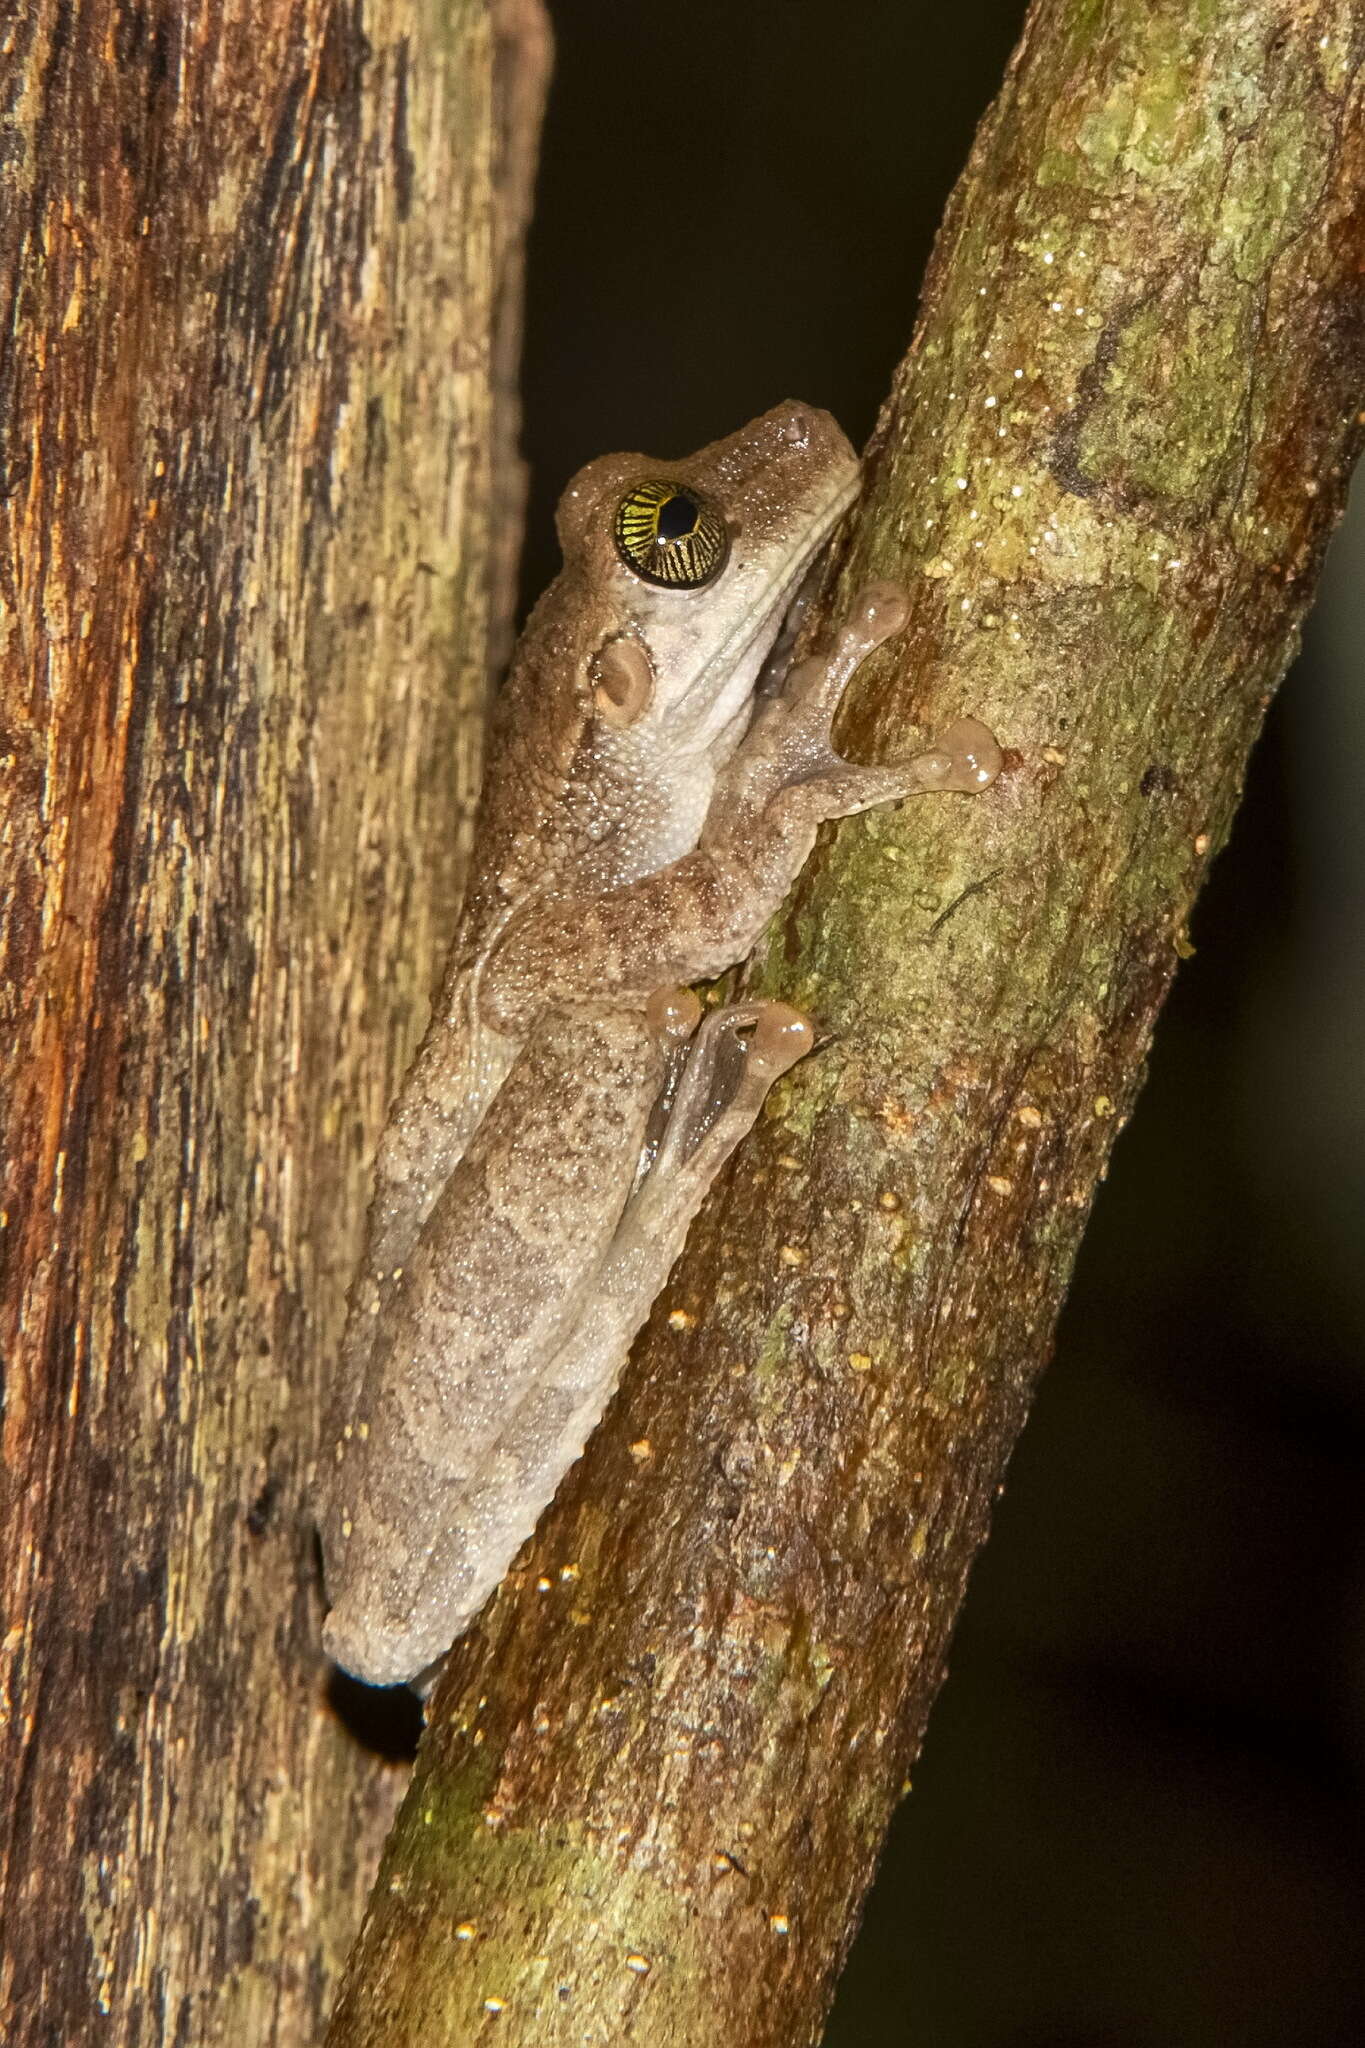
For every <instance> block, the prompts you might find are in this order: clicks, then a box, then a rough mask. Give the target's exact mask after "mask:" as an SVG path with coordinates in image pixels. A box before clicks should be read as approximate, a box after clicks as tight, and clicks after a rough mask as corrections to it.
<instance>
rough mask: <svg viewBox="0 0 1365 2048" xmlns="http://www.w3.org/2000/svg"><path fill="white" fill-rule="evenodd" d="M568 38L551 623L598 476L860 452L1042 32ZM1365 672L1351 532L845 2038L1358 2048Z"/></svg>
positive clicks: (548, 361) (533, 372)
mask: <svg viewBox="0 0 1365 2048" xmlns="http://www.w3.org/2000/svg"><path fill="white" fill-rule="evenodd" d="M554 13H555V18H556V31H557V37H558V45H559V61H558V69H557V75H556V83H555V87H554V92H553V96H552V100H551V106H550V116H549V125H548V129H547V134H546V144H545V155H544V161H543V167H542V173H541V180H540V197H539V210H538V216H537V223H536V228H535V232H534V235H533V239H532V244H531V261H530V275H529V308H528V331H527V352H526V380H525V391H526V419H525V434H524V446H525V449H526V453H527V455H528V457H529V460H530V463H531V470H532V500H531V519H530V528H529V535H528V543H527V560H526V574H525V586H524V587H525V591H526V593H527V595H532V594H534V592H535V591H536V590H537V589H538V588H539V587H540V586H541V585H542V584H543V583H544V582H545V581H546V580H547V578H548V577H549V576H550V575H551V574H552V573H553V569H554V566H555V550H554V539H553V530H552V525H551V514H552V509H553V504H554V499H555V497H556V495H557V494H558V491H559V489H560V488H561V486H562V484H563V483H564V481H565V479H566V478H567V476H568V475H569V473H570V471H571V470H573V469H574V468H575V467H577V465H578V464H579V463H581V462H583V461H585V460H587V459H588V458H589V457H591V456H593V455H597V454H600V453H602V452H603V451H604V450H608V449H616V448H643V449H645V450H647V451H648V452H650V453H653V454H658V455H665V456H667V455H676V454H682V453H685V452H686V451H688V450H690V449H692V448H693V447H696V446H698V445H700V444H701V443H702V442H704V441H708V440H710V439H712V438H713V437H714V436H716V435H718V434H721V433H728V432H729V431H731V430H732V429H733V428H734V427H736V426H738V425H739V424H741V423H742V422H743V421H744V420H746V419H749V418H750V417H751V416H752V415H753V414H755V413H758V412H761V411H763V410H765V409H766V408H767V407H768V406H770V405H772V404H774V403H775V402H776V401H777V400H779V399H781V398H785V397H800V398H805V399H810V400H813V401H816V402H818V403H820V404H822V405H827V406H829V407H830V408H831V409H832V410H833V411H834V412H835V413H836V414H837V415H838V417H839V418H840V420H841V421H842V422H843V424H844V426H845V427H846V428H847V429H848V431H849V432H850V433H851V434H852V436H853V438H854V440H855V441H858V440H861V439H863V438H864V437H865V436H866V434H867V432H868V430H869V428H870V427H871V424H872V421H873V417H874V415H875V412H876V409H877V406H878V403H879V401H880V399H881V396H882V394H883V392H884V390H885V388H886V384H887V381H888V379H889V376H890V373H891V370H892V367H893V365H894V363H895V362H896V360H897V358H898V357H899V355H900V354H901V353H902V351H903V349H904V347H905V344H906V342H907V340H908V337H909V333H910V327H911V320H912V315H913V310H914V304H915V297H916V292H917V289H918V283H919V277H920V274H921V271H922V268H923V265H924V261H925V258H926V256H927V253H928V249H929V244H930V239H931V237H932V234H933V231H934V227H935V224H936V222H937V219H938V215H939V213H940V210H941V208H942V205H943V201H944V199H945V197H946V194H947V192H948V189H949V187H950V185H951V183H952V181H953V179H954V178H955V177H956V175H957V173H958V171H959V169H960V168H961V165H962V163H963V161H964V159H965V156H966V153H967V148H968V145H969V142H970V139H971V135H972V131H973V129H974V127H975V125H976V122H977V121H978V119H979V118H980V116H981V114H982V112H983V111H984V109H985V107H986V105H987V102H988V101H989V99H990V97H991V95H992V94H993V92H994V91H995V89H996V86H997V84H998V82H999V78H1000V74H1001V68H1002V65H1003V63H1004V60H1005V57H1006V55H1007V53H1008V50H1009V48H1010V46H1011V43H1012V41H1013V39H1014V36H1015V34H1016V32H1017V29H1018V25H1019V21H1020V19H1021V16H1022V8H1021V7H1019V6H1015V5H1009V4H1005V0H957V4H955V5H953V6H951V7H948V8H943V7H939V6H933V7H931V6H929V5H928V4H927V0H911V4H909V5H905V6H892V5H866V4H864V5H862V6H858V5H850V4H847V0H845V4H844V5H840V6H834V5H830V4H828V0H824V4H819V0H788V4H785V5H780V6H779V5H768V6H764V5H761V4H758V5H752V4H751V5H748V6H744V5H741V4H737V0H705V4H702V0H688V4H687V5H685V6H667V5H661V6H653V7H647V8H645V7H630V6H622V5H620V4H619V0H616V4H606V0H562V4H560V5H558V6H557V7H555V8H554ZM1360 498H1365V493H1361V494H1358V507H1359V512H1360V513H1365V503H1359V499H1360ZM1362 644H1365V517H1360V516H1358V517H1357V520H1356V523H1355V532H1354V535H1353V536H1352V535H1351V534H1349V533H1348V534H1345V535H1343V537H1342V538H1341V539H1339V540H1338V542H1337V545H1336V547H1335V549H1334V552H1333V556H1332V560H1331V564H1330V566H1329V573H1328V578H1327V582H1326V585H1325V587H1324V591H1323V595H1322V600H1321V603H1320V605H1319V608H1318V611H1317V613H1316V615H1315V618H1314V621H1313V624H1312V625H1311V627H1310V629H1309V633H1308V638H1307V651H1306V653H1305V656H1304V658H1303V660H1302V661H1301V662H1300V663H1299V665H1298V667H1297V669H1296V670H1295V672H1294V674H1293V676H1292V677H1291V678H1290V680H1289V682H1288V684H1287V685H1286V688H1285V691H1284V693H1283V695H1282V697H1281V698H1280V700H1279V701H1278V703H1277V705H1276V707H1275V709H1274V710H1273V712H1272V714H1271V717H1270V722H1269V727H1268V730H1267V732H1266V735H1265V738H1264V740H1263V741H1262V743H1261V746H1260V747H1259V749H1258V751H1257V754H1256V756H1255V760H1254V764H1253V768H1252V773H1251V779H1250V784H1249V787H1248V791H1247V798H1246V804H1245V807H1244V809H1243V811H1242V814H1241V816H1240V818H1239V821H1238V825H1237V829H1236V833H1235V837H1234V840H1233V844H1232V846H1231V848H1230V850H1229V851H1228V852H1227V853H1225V854H1224V855H1223V857H1222V858H1221V860H1220V861H1219V862H1218V864H1217V867H1216V869H1215V871H1214V875H1213V879H1212V881H1211V883H1210V885H1209V888H1208V890H1207V892H1206V895H1205V896H1204V898H1203V899H1202V901H1201V903H1200V905H1199V908H1198V911H1197V913H1196V917H1195V920H1194V924H1193V935H1194V939H1195V943H1196V946H1197V948H1198V951H1197V954H1196V956H1195V958H1194V959H1193V960H1192V961H1190V962H1189V963H1188V964H1187V965H1186V966H1184V967H1183V968H1182V970H1181V973H1180V977H1179V981H1178V983H1177V986H1176V989H1175V993H1174V995H1173V997H1172V999H1171V1002H1170V1004H1169V1006H1168V1009H1167V1011H1166V1013H1165V1015H1164V1017H1163V1019H1162V1022H1161V1026H1160V1029H1159V1032H1158V1036H1157V1044H1156V1050H1155V1054H1154V1057H1153V1060H1152V1065H1151V1078H1150V1080H1149V1082H1148V1084H1147V1088H1146V1091H1145V1093H1144V1095H1143V1097H1142V1102H1141V1105H1140V1108H1139V1111H1138V1115H1137V1118H1136V1120H1135V1122H1134V1125H1133V1127H1132V1128H1131V1130H1130V1131H1129V1132H1128V1133H1127V1134H1126V1135H1125V1136H1124V1137H1123V1139H1122V1140H1121V1142H1120V1144H1119V1147H1118V1151H1117V1154H1116V1157H1115V1161H1114V1168H1113V1172H1112V1174H1111V1176H1110V1179H1109V1182H1108V1184H1107V1186H1106V1187H1105V1188H1104V1190H1103V1192H1102V1197H1101V1200H1100V1202H1099V1206H1098V1209H1097V1212H1096V1215H1095V1219H1094V1223H1093V1227H1092V1229H1091V1231H1090V1234H1089V1236H1088V1238H1087V1240H1086V1244H1085V1247H1084V1251H1083V1253H1082V1257H1081V1261H1080V1267H1079V1271H1078V1274H1077V1279H1076V1284H1075V1287H1074V1289H1073V1292H1072V1295H1071V1299H1070V1302H1069V1304H1068V1306H1067V1309H1066V1312H1065V1315H1064V1317H1063V1321H1062V1326H1061V1333H1060V1338H1059V1343H1058V1348H1057V1356H1056V1360H1055V1363H1054V1364H1053V1365H1052V1367H1051V1368H1050V1370H1049V1372H1048V1374H1047V1376H1046V1378H1045V1379H1044V1382H1043V1387H1042V1392H1041V1395H1040V1397H1039V1400H1038V1402H1037V1406H1036V1408H1035V1411H1034V1415H1033V1418H1032V1420H1031V1422H1030V1424H1029V1427H1028V1430H1027V1432H1026V1434H1025V1436H1024V1439H1023V1442H1022V1445H1021V1447H1020V1450H1019V1452H1018V1455H1017V1456H1016V1458H1015V1460H1014V1463H1013V1465H1012V1467H1011V1471H1010V1483H1009V1489H1008V1492H1007V1494H1006V1496H1005V1498H1004V1500H1003V1501H1002V1503H1001V1504H1000V1507H999V1510H998V1512H997V1515H996V1522H995V1532H994V1535H993V1538H992V1541H991V1544H990V1546H989V1548H988V1549H987V1551H986V1553H985V1555H984V1556H983V1558H982V1561H981V1563H980V1564H979V1565H978V1567H977V1569H976V1572H975V1575H974V1577H973V1581H972V1589H971V1595H970V1598H969V1600H968V1603H967V1608H966V1612H965V1614H964V1617H963V1620H962V1624H961V1627H960V1629H959V1631H958V1635H957V1638H956V1642H955V1646H954V1652H953V1668H952V1676H951V1678H950V1680H949V1683H948V1685H947V1687H946V1689H945V1691H944V1693H943V1695H942V1697H941V1699H940V1702H939V1704H938V1706H937V1708H936V1710H935V1713H934V1718H933V1722H932V1725H931V1728H930V1733H929V1740H928V1745H927V1748H926V1752H925V1755H924V1758H923V1760H922V1763H921V1765H920V1767H919V1769H918V1771H917V1773H916V1782H915V1794H914V1797H913V1799H911V1800H910V1801H909V1802H907V1804H906V1805H905V1806H904V1807H903V1808H902V1809H901V1813H900V1817H899V1819H898V1821H897V1824H896V1828H895V1830H894V1832H893V1836H892V1841H891V1845H890V1848H889V1851H888V1854H887V1858H886V1861H885V1864H884V1866H883V1871H882V1875H881V1877H880V1879H879V1882H878V1885H877V1888H876V1890H875V1892H874V1894H873V1896H872V1899H871V1901H870V1904H869V1908H868V1912H867V1916H866V1920H865V1924H864V1928H863V1932H862V1935H861V1937H860V1939H859V1942H858V1945H857V1947H856V1949H855V1951H854V1955H853V1959H852V1962H851V1964H850V1967H849V1970H848V1973H847V1976H846V1978H845V1981H844V1984H843V1987H842V1989H841V1991H840V1995H839V2002H838V2005H837V2007H836V2010H835V2017H834V2020H833V2022H832V2025H831V2029H830V2032H829V2035H828V2037H827V2039H828V2043H829V2044H832V2048H852V2044H855V2043H856V2044H859V2048H879V2044H883V2043H886V2044H901V2043H907V2044H908V2043H911V2042H913V2043H914V2044H915V2048H1209V2044H1215V2043H1216V2044H1220V2048H1221V2044H1225V2043H1227V2044H1237V2048H1290V2044H1294V2048H1297V2044H1306V2048H1338V2044H1340V2048H1347V2044H1351V2048H1361V2044H1365V1989H1363V1988H1362V1979H1363V1976H1365V1973H1363V1972H1362V1962H1363V1961H1365V1828H1362V1818H1363V1815H1362V1808H1363V1807H1365V1783H1363V1781H1365V1542H1363V1541H1362V1536H1363V1534H1365V1530H1363V1525H1362V1509H1361V1492H1362V1489H1361V1479H1362V1469H1361V1468H1362V1450H1365V1371H1363V1370H1362V1336H1365V1275H1363V1273H1362V1267H1363V1266H1365V1261H1362V1258H1361V1244H1360V1235H1361V1233H1360V1218H1361V1216H1362V1213H1363V1211H1365V1190H1363V1189H1362V1181H1363V1180H1365V1163H1363V1162H1365V1080H1363V1079H1362V1065H1361V1047H1362V1021H1363V1020H1365V961H1363V960H1362V947H1361V943H1360V941H1361V929H1362V910H1363V909H1365V902H1363V900H1362V899H1363V898H1365V826H1362V806H1361V802H1360V787H1361V775H1362V769H1361V762H1362V756H1363V755H1365V708H1363V707H1362V704H1361V700H1360V693H1359V691H1358V689H1357V687H1356V685H1357V679H1358V674H1359V669H1360V650H1361V647H1362Z"/></svg>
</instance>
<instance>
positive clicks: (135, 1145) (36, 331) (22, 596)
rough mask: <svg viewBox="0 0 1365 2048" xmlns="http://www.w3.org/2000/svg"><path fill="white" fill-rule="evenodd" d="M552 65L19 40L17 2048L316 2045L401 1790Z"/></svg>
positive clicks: (477, 14) (77, 17)
mask: <svg viewBox="0 0 1365 2048" xmlns="http://www.w3.org/2000/svg"><path fill="white" fill-rule="evenodd" d="M545 58H546V43H545V35H544V30H543V24H542V22H541V18H540V14H539V10H538V0H516V4H513V0H506V4H499V5H497V6H492V7H490V6H489V5H486V4H483V0H367V4H359V5H351V4H336V0H265V4H261V0H205V4H196V5H189V4H183V0H152V4H149V5H146V6H138V7H131V6H126V5H123V4H119V0H34V4H32V5H31V6H29V7H26V8H21V9H19V10H16V11H14V12H13V13H11V15H10V18H9V24H8V26H7V27H6V28H5V30H4V32H3V44H2V45H0V79H2V82H3V108H4V113H3V120H4V136H5V141H4V152H3V158H2V159H0V278H3V291H4V296H5V302H6V303H5V313H4V319H3V324H2V325H0V464H2V467H0V689H2V690H3V707H4V708H3V728H2V733H0V769H2V770H3V782H2V783H0V803H2V804H3V812H2V813H0V816H2V817H3V827H2V828H0V829H2V830H3V859H4V869H3V888H4V898H3V907H4V921H3V934H2V936H0V947H2V949H3V950H2V951H0V989H2V990H3V992H4V993H3V1000H4V1004H5V1017H6V1028H5V1032H4V1044H3V1048H2V1049H0V1062H2V1064H0V1074H3V1113H4V1150H5V1163H4V1171H5V1194H4V1218H3V1222H4V1232H3V1240H0V1241H2V1242H3V1250H4V1285H3V1298H2V1304H0V1317H2V1318H3V1324H2V1327H3V1353H4V1364H5V1374H6V1381H5V1408H4V1417H3V1450H4V1459H3V1481H2V1483H3V1503H2V1506H0V1571H2V1573H3V1578H2V1580H0V1583H2V1584H3V1596H2V1597H3V1615H4V1631H3V1670H2V1675H0V1682H2V1686H3V1690H2V1691H0V1792H2V1794H3V1796H0V1921H2V1922H3V1943H2V1945H0V2036H2V2037H3V2039H4V2041H5V2042H6V2044H7V2048H20V2044H29V2043H34V2044H36V2043H44V2044H48V2043H62V2044H69V2043H76V2042H86V2041H94V2040H99V2041H103V2042H109V2043H111V2044H113V2043H118V2044H131V2043H138V2044H150V2043H161V2042H170V2041H176V2042H183V2043H190V2042H193V2043H194V2044H195V2048H204V2044H212V2043H219V2042H223V2043H227V2042H232V2043H244V2042H250V2043H251V2044H253V2048H260V2044H266V2043H272V2042H275V2043H289V2044H291V2048H292V2044H297V2043H299V2042H301V2041H306V2040H309V2039H314V2038H316V2037H317V2032H318V2028H319V2026H320V2024H321V2020H322V2017H323V2015H324V2014H325V2010H326V2007H327V2004H328V2002H329V1997H330V1984H331V1980H332V1977H333V1974H334V1972H335V1970H336V1968H337V1966H338V1964H339V1962H340V1960H341V1958H342V1957H343V1956H344V1954H345V1951H346V1947H347V1945H348V1943H349V1941H350V1939H351V1936H352V1934H353V1932H354V1927H355V1923H356V1920H357V1918H358V1916H359V1910H360V1905H361V1900H362V1898H363V1892H364V1887H365V1885H366V1883H367V1882H368V1879H369V1876H370V1874H371V1866H372V1861H373V1858H374V1856H375V1855H376V1854H377V1851H378V1844H379V1840H380V1837H381V1834H382V1830H383V1829H384V1827H385V1826H386V1824H387V1821H388V1818H389V1816H390V1813H391V1809H392V1804H393V1800H394V1797H395V1790H394V1786H393V1777H394V1772H393V1771H392V1769H391V1768H389V1769H386V1768H385V1767H383V1766H382V1765H381V1764H380V1763H379V1761H378V1760H377V1759H376V1758H375V1757H374V1756H372V1755H370V1754H369V1753H367V1752H366V1751H365V1750H364V1749H363V1748H362V1747H361V1745H359V1744H358V1743H356V1742H355V1741H354V1739H353V1738H352V1737H351V1736H350V1735H349V1734H348V1733H347V1732H346V1730H345V1728H344V1727H343V1725H342V1723H341V1722H340V1721H339V1719H338V1718H337V1715H336V1712H335V1711H334V1709H333V1708H332V1706H331V1705H329V1702H328V1697H327V1676H326V1672H325V1670H324V1668H323V1665H322V1660H321V1657H320V1654H319V1650H318V1621H319V1604H320V1603H319V1596H318V1589H317V1574H316V1568H315V1561H314V1556H313V1545H312V1538H311V1536H310V1533H309V1530H308V1524H307V1518H306V1515H305V1512H304V1505H303V1502H304V1489H305V1483H306V1477H307V1472H308V1467H309V1463H310V1461H311V1460H312V1458H313V1457H314V1455H315V1452H316V1446H317V1432H318V1427H319V1412H320V1398H321V1389H322V1374H323V1368H324V1366H325V1364H326V1362H327V1360H328V1358H329V1355H330V1354H331V1353H332V1351H333V1350H334V1348H335V1342H336V1338H337V1335H338V1330H339V1320H340V1317H341V1314H342V1311H343V1306H344V1299H345V1288H346V1281H347V1276H348V1273H349V1271H350V1269H351V1267H352V1265H353V1263H354V1261H355V1258H356V1254H357V1250H358V1234H359V1229H360V1225H361V1222H362V1219H363V1215H364V1205H365V1172H366V1162H367V1160H368V1157H369V1154H370V1153H371V1151H372V1148H373V1144H374V1139H375V1136H376V1133H377V1130H378V1127H379V1124H380V1123H381V1121H382V1117H383V1114H384V1110H385V1107H386V1103H387V1099H388V1095H389V1092H390V1090H391V1088H392V1086H393V1083H394V1081H395V1078H396V1076H397V1075H398V1073H399V1072H400V1070H401V1068H402V1065H403V1063H404V1061H405V1059H406V1058H407V1056H408V1054H409V1052H410V1050H411V1047H412V1043H413V1040H414V1035H415V1033H416V1031H418V1030H419V1029H420V1027H421V1024H422V1021H423V1014H424V1010H425V1006H426V1000H427V995H428V991H429V987H430V984H431V981H432V979H433V976H434V973H435V971H436V969H437V967H438V966H439V953H440V948H441V945H442V942H443V940H444V938H445V935H446V933H447V932H448V930H449V926H450V922H451V918H452V912H453V907H454V903H455V899H456V891H457V887H458V879H459V877H458V866H459V859H460V852H461V848H462V845H463V843H464V835H465V832H466V829H467V822H468V816H469V808H470V799H471V797H472V794H473V791H474V788H475V784H476V779H477V762H476V760H475V758H474V755H473V752H472V749H471V745H470V742H469V740H468V738H467V736H466V735H467V734H468V732H469V730H470V721H469V719H468V717H467V716H466V714H467V713H468V712H469V710H470V708H471V707H476V708H477V707H478V706H480V705H481V703H482V698H483V693H484V686H485V677H486V672H487V667H488V657H489V648H490V643H492V642H495V641H496V640H497V639H498V638H500V637H501V636H503V635H505V630H506V614H507V611H508V601H509V579H508V562H509V558H508V551H507V537H506V518H507V512H506V511H504V512H503V514H502V517H501V521H500V522H499V523H498V530H497V537H496V541H495V540H494V538H493V537H492V533H491V525H492V522H490V505H491V503H492V500H493V497H494V490H495V485H496V488H497V491H498V494H499V498H500V501H501V502H503V503H504V504H508V503H510V502H511V499H510V496H509V494H510V492H511V491H512V490H514V489H515V479H514V478H512V477H509V475H508V468H509V456H508V451H509V448H510V439H511V435H512V432H513V430H514V418H513V414H512V409H511V399H510V395H509V393H510V385H509V381H508V368H509V363H510V362H511V361H512V360H513V359H514V357H515V353H516V343H517V336H516V332H515V328H516V313H517V306H518V290H519V275H520V238H521V229H522V225H523V220H524V214H525V210H526V206H527V202H528V192H529V166H530V151H531V148H532V146H533V143H534V137H535V131H536V124H537V119H538V97H539V91H540V86H541V83H542V81H543V75H544V69H545ZM457 639H458V644H459V647H460V649H461V657H460V660H459V662H458V665H457V666H456V667H455V668H454V670H453V671H452V668H451V665H450V648H451V646H452V645H453V644H454V643H455V642H456V640H457ZM414 843H416V844H417V845H419V846H420V847H421V858H420V860H418V861H416V862H414V861H413V860H411V859H410V857H409V849H410V848H411V846H412V845H413V844H414Z"/></svg>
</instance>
